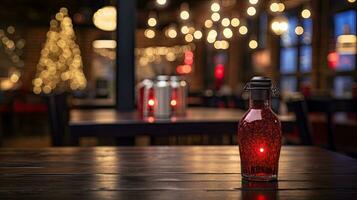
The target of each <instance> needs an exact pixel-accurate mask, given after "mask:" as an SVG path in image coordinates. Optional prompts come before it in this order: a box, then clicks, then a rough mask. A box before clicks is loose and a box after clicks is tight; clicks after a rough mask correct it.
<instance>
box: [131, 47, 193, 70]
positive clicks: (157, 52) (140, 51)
mask: <svg viewBox="0 0 357 200" xmlns="http://www.w3.org/2000/svg"><path fill="white" fill-rule="evenodd" d="M193 50H195V45H194V44H187V45H181V46H180V45H176V46H172V47H147V48H136V49H135V55H136V57H137V58H138V61H139V62H138V63H139V65H140V66H147V65H148V64H150V63H154V62H159V61H161V59H162V58H165V59H166V60H167V61H169V62H174V61H176V60H177V59H178V58H180V57H183V55H184V53H185V52H187V51H193Z"/></svg>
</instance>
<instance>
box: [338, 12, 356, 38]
mask: <svg viewBox="0 0 357 200" xmlns="http://www.w3.org/2000/svg"><path fill="white" fill-rule="evenodd" d="M334 22H335V37H336V38H337V37H338V36H340V35H344V34H356V11H353V10H349V11H345V12H341V13H337V14H335V16H334Z"/></svg>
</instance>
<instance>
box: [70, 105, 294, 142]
mask: <svg viewBox="0 0 357 200" xmlns="http://www.w3.org/2000/svg"><path fill="white" fill-rule="evenodd" d="M243 115H244V111H243V110H239V109H225V108H189V109H188V110H187V114H186V116H184V117H171V118H168V119H157V118H153V117H151V118H150V117H149V118H144V119H143V118H141V117H140V116H139V115H138V113H137V112H127V113H125V112H117V111H116V110H114V109H96V110H72V111H71V113H70V121H69V125H70V130H71V135H72V136H74V137H83V136H113V137H127V136H129V137H130V136H137V135H150V136H159V135H161V136H163V135H166V136H167V135H171V136H172V135H192V134H193V135H195V134H213V135H217V134H218V135H219V134H236V133H237V127H238V122H239V120H240V119H241V118H242V117H243ZM279 118H280V119H281V122H282V128H283V130H290V129H291V127H293V125H294V123H295V116H294V115H283V116H279Z"/></svg>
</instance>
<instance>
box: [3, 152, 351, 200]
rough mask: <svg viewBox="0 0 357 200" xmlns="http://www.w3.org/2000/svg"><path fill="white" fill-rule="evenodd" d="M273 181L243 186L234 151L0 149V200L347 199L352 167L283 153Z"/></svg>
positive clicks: (324, 157)
mask: <svg viewBox="0 0 357 200" xmlns="http://www.w3.org/2000/svg"><path fill="white" fill-rule="evenodd" d="M278 179H279V181H278V182H272V183H259V182H250V183H247V182H243V181H242V179H241V174H240V161H239V151H238V148H237V147H234V146H209V147H198V146H197V147H192V146H181V147H118V148H117V147H96V148H71V147H67V148H44V149H1V150H0V199H21V198H23V199H257V200H261V199H353V198H354V197H355V195H356V194H357V161H356V160H354V159H352V158H349V157H346V156H343V155H339V154H336V153H332V152H328V151H326V150H323V149H319V148H315V147H283V149H282V153H281V158H280V164H279V178H278Z"/></svg>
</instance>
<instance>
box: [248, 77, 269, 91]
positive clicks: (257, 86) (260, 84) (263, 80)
mask: <svg viewBox="0 0 357 200" xmlns="http://www.w3.org/2000/svg"><path fill="white" fill-rule="evenodd" d="M247 89H248V90H270V89H271V80H270V79H269V78H267V77H264V76H254V77H253V78H252V79H250V82H249V83H248V85H247Z"/></svg>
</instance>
